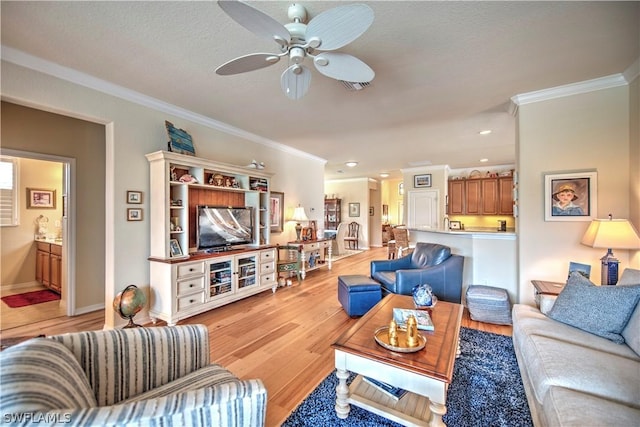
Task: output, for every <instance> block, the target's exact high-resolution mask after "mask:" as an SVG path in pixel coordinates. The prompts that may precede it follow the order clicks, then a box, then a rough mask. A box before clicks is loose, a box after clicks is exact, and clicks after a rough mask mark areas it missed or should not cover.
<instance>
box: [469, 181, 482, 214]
mask: <svg viewBox="0 0 640 427" xmlns="http://www.w3.org/2000/svg"><path fill="white" fill-rule="evenodd" d="M465 184H466V185H465V191H466V197H465V200H466V212H465V213H466V214H467V215H482V181H481V180H479V179H470V180H467V181H465Z"/></svg>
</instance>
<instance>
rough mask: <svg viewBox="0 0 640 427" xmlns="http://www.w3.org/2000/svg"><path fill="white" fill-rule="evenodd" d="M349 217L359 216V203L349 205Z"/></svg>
mask: <svg viewBox="0 0 640 427" xmlns="http://www.w3.org/2000/svg"><path fill="white" fill-rule="evenodd" d="M349 216H350V217H357V216H360V203H349Z"/></svg>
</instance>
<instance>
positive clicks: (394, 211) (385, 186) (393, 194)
mask: <svg viewBox="0 0 640 427" xmlns="http://www.w3.org/2000/svg"><path fill="white" fill-rule="evenodd" d="M401 182H403V180H402V179H385V180H383V181H382V183H381V185H380V188H381V198H382V201H381V202H382V204H384V205H388V206H389V224H391V225H398V224H403V219H402V218H399V217H398V205H399V204H400V203H403V196H401V195H399V194H398V185H400V183H401ZM381 209H382V208H381Z"/></svg>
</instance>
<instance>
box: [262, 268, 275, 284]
mask: <svg viewBox="0 0 640 427" xmlns="http://www.w3.org/2000/svg"><path fill="white" fill-rule="evenodd" d="M272 283H276V272H275V271H274V272H271V273H267V274H263V275H262V276H260V285H262V286H264V285H270V284H272Z"/></svg>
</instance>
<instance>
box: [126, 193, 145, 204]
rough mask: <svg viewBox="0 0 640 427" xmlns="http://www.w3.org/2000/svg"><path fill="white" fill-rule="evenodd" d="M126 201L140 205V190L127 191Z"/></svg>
mask: <svg viewBox="0 0 640 427" xmlns="http://www.w3.org/2000/svg"><path fill="white" fill-rule="evenodd" d="M127 203H129V204H131V205H141V204H142V191H127Z"/></svg>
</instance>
